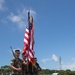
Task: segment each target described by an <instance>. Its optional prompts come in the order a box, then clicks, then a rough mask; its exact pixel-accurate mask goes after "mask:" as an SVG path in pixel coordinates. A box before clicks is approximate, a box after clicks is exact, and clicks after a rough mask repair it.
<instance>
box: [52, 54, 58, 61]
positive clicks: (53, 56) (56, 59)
mask: <svg viewBox="0 0 75 75" xmlns="http://www.w3.org/2000/svg"><path fill="white" fill-rule="evenodd" d="M52 60H53V61H56V62H57V61H58V57H57V56H56V55H55V54H53V55H52Z"/></svg>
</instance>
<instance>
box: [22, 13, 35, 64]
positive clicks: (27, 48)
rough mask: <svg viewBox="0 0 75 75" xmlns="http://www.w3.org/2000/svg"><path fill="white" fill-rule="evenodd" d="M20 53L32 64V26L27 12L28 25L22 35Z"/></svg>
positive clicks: (31, 19)
mask: <svg viewBox="0 0 75 75" xmlns="http://www.w3.org/2000/svg"><path fill="white" fill-rule="evenodd" d="M22 53H24V54H25V55H26V57H27V59H28V61H30V62H32V64H34V62H35V61H34V24H33V17H32V16H30V12H28V24H27V26H26V31H25V35H24V48H23V51H22Z"/></svg>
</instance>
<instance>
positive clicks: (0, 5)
mask: <svg viewBox="0 0 75 75" xmlns="http://www.w3.org/2000/svg"><path fill="white" fill-rule="evenodd" d="M2 10H4V0H0V11H2Z"/></svg>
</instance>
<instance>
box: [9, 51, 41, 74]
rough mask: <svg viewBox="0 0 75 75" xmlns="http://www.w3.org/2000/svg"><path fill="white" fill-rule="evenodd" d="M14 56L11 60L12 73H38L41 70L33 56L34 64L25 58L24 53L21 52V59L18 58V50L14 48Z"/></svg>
mask: <svg viewBox="0 0 75 75" xmlns="http://www.w3.org/2000/svg"><path fill="white" fill-rule="evenodd" d="M14 54H15V58H13V59H12V60H11V64H10V67H11V70H12V75H38V72H39V71H41V67H40V66H39V64H38V63H37V58H35V65H32V63H31V62H28V61H27V60H26V56H25V54H22V59H20V58H19V56H20V50H15V53H14Z"/></svg>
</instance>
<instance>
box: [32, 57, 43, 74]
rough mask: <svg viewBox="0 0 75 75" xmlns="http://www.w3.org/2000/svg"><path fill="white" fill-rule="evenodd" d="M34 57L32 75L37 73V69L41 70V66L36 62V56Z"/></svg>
mask: <svg viewBox="0 0 75 75" xmlns="http://www.w3.org/2000/svg"><path fill="white" fill-rule="evenodd" d="M34 59H35V64H34V66H33V75H38V74H39V71H41V70H42V69H41V67H40V65H39V63H38V62H37V58H34Z"/></svg>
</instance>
